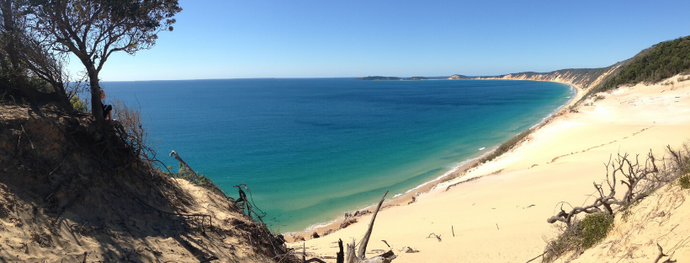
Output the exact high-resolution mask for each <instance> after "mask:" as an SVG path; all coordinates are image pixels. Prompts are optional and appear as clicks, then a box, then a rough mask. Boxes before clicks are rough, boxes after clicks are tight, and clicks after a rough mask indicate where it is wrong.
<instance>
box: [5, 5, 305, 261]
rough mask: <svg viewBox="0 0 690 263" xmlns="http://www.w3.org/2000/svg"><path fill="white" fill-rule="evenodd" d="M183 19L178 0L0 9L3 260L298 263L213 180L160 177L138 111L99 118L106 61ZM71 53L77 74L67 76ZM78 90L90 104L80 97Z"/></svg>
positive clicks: (120, 109) (182, 173) (123, 108)
mask: <svg viewBox="0 0 690 263" xmlns="http://www.w3.org/2000/svg"><path fill="white" fill-rule="evenodd" d="M180 11H181V8H179V6H178V2H177V1H176V0H171V1H81V0H72V1H68V0H58V1H47V0H46V1H41V0H39V1H10V0H0V16H1V17H2V19H0V33H1V34H2V37H0V116H1V118H0V119H1V120H2V121H0V164H1V166H0V222H1V223H2V224H0V225H2V226H3V227H0V236H3V237H4V239H3V243H2V244H0V259H10V258H12V259H11V260H16V261H22V262H23V261H29V262H33V261H41V262H43V261H63V260H64V261H69V262H92V261H94V262H95V261H105V262H119V261H133V262H153V261H170V262H200V261H202V262H208V261H212V260H217V259H218V257H220V256H222V257H224V259H223V260H229V261H235V262H268V261H282V262H297V259H296V257H294V256H293V255H292V254H290V253H288V250H287V248H286V247H285V245H284V242H285V241H284V239H282V237H281V236H279V235H275V234H273V233H271V232H270V231H269V230H268V228H267V227H266V225H264V224H262V223H259V222H256V221H255V220H254V218H252V217H251V216H249V215H247V214H245V213H244V212H243V211H242V210H241V209H240V208H239V207H238V202H236V201H237V200H232V199H231V198H229V197H227V196H226V195H225V194H224V193H222V191H219V190H218V188H217V187H216V186H215V185H214V184H213V183H212V182H211V180H210V178H207V177H205V176H203V175H197V174H196V173H194V172H193V171H192V170H191V168H189V167H188V166H186V167H181V169H180V170H179V171H178V172H177V173H174V174H173V173H164V172H162V171H161V170H160V169H162V168H164V167H162V166H161V164H162V163H161V162H160V161H158V159H157V158H156V154H157V153H156V152H155V151H154V150H153V148H152V143H151V142H150V141H149V140H148V134H147V132H146V129H145V126H144V125H143V124H142V121H141V115H140V112H139V109H138V107H131V106H130V105H127V104H126V103H124V102H122V101H118V100H113V101H114V106H115V107H116V108H117V110H116V111H115V112H114V118H115V119H117V121H112V122H104V121H103V115H102V113H101V109H102V108H101V105H100V103H101V101H100V94H101V90H100V87H99V80H98V76H99V73H100V72H101V70H102V69H103V66H104V64H105V62H106V61H107V59H108V58H109V56H110V55H111V54H113V53H115V52H119V51H124V52H125V53H129V54H134V53H136V52H137V51H140V50H144V49H148V48H151V47H152V46H153V45H155V42H156V40H157V33H159V32H161V31H165V30H172V26H171V25H172V24H173V23H174V22H175V21H174V19H173V16H174V15H175V14H176V13H178V12H180ZM69 53H72V54H74V55H76V56H77V58H78V59H79V61H80V62H81V63H82V64H83V65H84V66H85V72H86V75H84V76H81V77H77V78H76V79H75V78H73V77H71V75H70V73H69V72H67V70H66V67H65V64H66V62H67V57H68V54H69ZM87 79H88V81H87V84H86V85H84V83H83V82H84V80H87ZM87 88H88V89H89V90H90V92H91V95H92V96H91V100H90V101H89V100H88V99H86V100H84V99H82V98H79V96H78V95H77V94H80V92H81V91H82V90H84V89H87ZM87 101H89V102H90V103H91V110H90V112H89V107H88V104H87ZM194 185H200V186H201V187H196V186H194ZM204 188H206V189H204ZM219 192H220V193H219ZM211 203H212V204H215V205H214V207H212V208H209V207H204V208H202V207H200V206H199V204H211ZM221 215H222V216H221ZM5 226H9V227H5ZM211 244H224V245H223V246H215V245H211ZM133 251H136V253H132V252H133Z"/></svg>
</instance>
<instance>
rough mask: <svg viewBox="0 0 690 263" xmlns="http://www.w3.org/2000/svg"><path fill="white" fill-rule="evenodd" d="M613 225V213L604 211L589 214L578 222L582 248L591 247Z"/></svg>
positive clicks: (604, 236) (602, 237) (603, 236)
mask: <svg viewBox="0 0 690 263" xmlns="http://www.w3.org/2000/svg"><path fill="white" fill-rule="evenodd" d="M612 227H613V215H610V214H606V213H595V214H589V215H587V216H586V217H585V219H583V220H582V222H580V224H578V228H579V229H581V230H580V231H582V248H584V249H588V248H590V247H593V246H594V245H596V244H597V243H599V241H601V240H603V239H604V238H606V234H608V232H609V230H611V228H612Z"/></svg>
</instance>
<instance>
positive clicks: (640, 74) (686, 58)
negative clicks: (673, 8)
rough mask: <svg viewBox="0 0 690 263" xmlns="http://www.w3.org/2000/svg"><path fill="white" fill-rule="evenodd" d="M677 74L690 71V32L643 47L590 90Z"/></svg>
mask: <svg viewBox="0 0 690 263" xmlns="http://www.w3.org/2000/svg"><path fill="white" fill-rule="evenodd" d="M677 74H690V36H687V37H682V38H678V39H674V40H671V41H665V42H661V43H659V44H656V45H654V46H652V47H650V48H648V49H645V50H643V51H642V52H640V53H639V54H637V55H636V56H635V57H633V58H632V59H630V61H629V62H628V63H626V64H625V65H624V66H622V68H621V69H620V71H619V72H618V74H616V75H614V76H612V77H610V78H609V79H608V80H607V81H606V82H604V83H603V84H601V85H600V86H598V87H596V88H595V89H593V90H592V91H591V93H592V94H594V93H596V92H601V91H607V90H611V89H614V88H616V87H618V86H621V85H632V84H636V83H640V82H643V83H657V82H660V81H662V80H664V79H666V78H669V77H672V76H674V75H677Z"/></svg>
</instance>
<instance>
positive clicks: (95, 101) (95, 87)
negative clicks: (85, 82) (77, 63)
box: [82, 60, 105, 125]
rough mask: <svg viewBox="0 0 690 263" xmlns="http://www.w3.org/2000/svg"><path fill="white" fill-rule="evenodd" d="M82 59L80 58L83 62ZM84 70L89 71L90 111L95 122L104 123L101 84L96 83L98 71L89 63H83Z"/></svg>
mask: <svg viewBox="0 0 690 263" xmlns="http://www.w3.org/2000/svg"><path fill="white" fill-rule="evenodd" d="M83 61H84V60H82V62H83ZM85 66H86V71H87V72H88V73H89V83H90V85H91V113H93V117H94V119H95V120H96V123H98V124H99V125H102V124H103V123H105V116H103V103H102V102H101V86H100V84H99V83H98V71H96V68H95V67H94V66H93V64H91V65H85Z"/></svg>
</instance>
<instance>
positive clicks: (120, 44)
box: [30, 0, 182, 123]
mask: <svg viewBox="0 0 690 263" xmlns="http://www.w3.org/2000/svg"><path fill="white" fill-rule="evenodd" d="M30 2H31V4H32V7H33V15H34V17H33V18H34V22H33V26H34V28H35V30H37V32H40V34H42V35H43V36H45V37H47V38H49V39H50V40H51V41H52V43H54V44H56V45H55V49H56V50H58V51H60V52H65V53H66V52H71V53H72V54H74V55H75V56H76V57H77V58H78V59H79V60H80V61H81V63H82V64H84V67H85V68H86V73H87V75H88V78H89V84H90V87H91V111H92V113H93V116H94V117H95V119H96V121H97V122H98V123H103V121H104V117H103V109H102V106H101V88H100V85H99V78H98V75H99V73H100V72H101V70H102V69H103V65H104V64H105V62H106V61H107V60H108V58H109V57H110V55H111V54H113V53H114V52H117V51H124V52H126V53H128V54H130V55H134V54H135V53H136V52H137V51H139V50H144V49H149V48H151V47H153V46H154V45H155V44H156V39H157V38H158V33H159V32H161V31H164V30H170V31H172V29H173V27H172V24H174V23H175V19H173V17H174V16H175V14H177V13H179V12H180V11H182V8H180V6H179V4H178V1H177V0H30Z"/></svg>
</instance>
